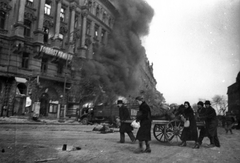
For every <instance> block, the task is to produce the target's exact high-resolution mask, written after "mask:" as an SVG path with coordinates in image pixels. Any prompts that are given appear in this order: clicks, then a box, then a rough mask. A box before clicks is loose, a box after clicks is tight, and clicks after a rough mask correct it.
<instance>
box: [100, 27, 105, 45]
mask: <svg viewBox="0 0 240 163" xmlns="http://www.w3.org/2000/svg"><path fill="white" fill-rule="evenodd" d="M105 34H106V31H105V30H104V29H103V30H102V33H101V41H102V43H104V38H105Z"/></svg>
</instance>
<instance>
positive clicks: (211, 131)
mask: <svg viewBox="0 0 240 163" xmlns="http://www.w3.org/2000/svg"><path fill="white" fill-rule="evenodd" d="M204 104H205V107H206V114H205V115H204V116H202V118H205V123H206V130H207V134H208V136H209V138H210V143H211V144H210V145H209V147H210V148H212V147H220V142H219V139H218V135H217V127H218V119H217V114H216V111H215V109H213V108H212V106H211V103H210V101H208V100H207V101H205V103H204Z"/></svg>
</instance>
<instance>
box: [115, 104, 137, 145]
mask: <svg viewBox="0 0 240 163" xmlns="http://www.w3.org/2000/svg"><path fill="white" fill-rule="evenodd" d="M117 106H118V108H119V119H120V122H121V125H120V130H119V132H120V141H119V143H125V132H126V133H127V134H128V136H129V138H130V139H131V141H132V142H133V143H135V142H136V139H135V136H134V135H133V132H132V130H133V127H132V126H131V123H127V122H126V120H130V113H129V111H128V108H127V107H126V106H125V105H124V103H123V101H122V100H118V101H117Z"/></svg>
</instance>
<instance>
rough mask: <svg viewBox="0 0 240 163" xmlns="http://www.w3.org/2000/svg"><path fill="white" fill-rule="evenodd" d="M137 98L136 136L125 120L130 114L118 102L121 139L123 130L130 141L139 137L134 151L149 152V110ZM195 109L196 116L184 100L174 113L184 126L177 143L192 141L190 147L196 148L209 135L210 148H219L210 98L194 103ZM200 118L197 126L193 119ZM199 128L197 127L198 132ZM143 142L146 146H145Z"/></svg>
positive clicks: (121, 141)
mask: <svg viewBox="0 0 240 163" xmlns="http://www.w3.org/2000/svg"><path fill="white" fill-rule="evenodd" d="M136 101H137V103H138V104H139V111H138V114H137V116H136V121H137V122H140V128H139V129H138V132H137V135H136V137H135V136H134V134H133V132H132V131H133V127H132V126H131V123H129V121H128V120H130V113H129V111H128V108H127V107H126V106H125V105H124V103H123V101H122V100H118V101H117V105H118V107H119V118H120V122H121V125H120V141H119V143H124V142H125V133H127V134H128V136H129V137H130V139H131V141H132V142H133V143H135V142H136V140H138V148H137V150H136V151H135V152H136V153H151V148H150V141H151V125H152V119H151V109H150V107H149V106H148V104H147V103H146V102H145V101H144V99H143V98H142V97H140V96H139V97H136ZM197 105H198V110H197V116H195V114H194V111H193V109H192V107H191V105H190V103H189V102H187V101H186V102H184V105H180V106H179V108H178V112H177V113H176V116H178V117H180V120H181V121H183V123H184V128H183V130H182V134H181V140H182V142H181V143H180V144H179V146H182V147H183V146H187V141H195V144H194V146H193V148H195V149H197V148H199V147H200V146H201V145H202V141H203V139H204V137H208V138H209V140H210V144H209V145H208V147H209V148H211V147H220V142H219V139H218V134H217V126H218V119H217V115H216V112H215V110H214V108H212V107H211V103H210V101H205V103H203V102H202V101H199V102H198V103H197ZM197 120H198V121H202V122H203V123H204V125H202V126H197V123H196V121H197ZM198 128H199V130H200V132H199V134H198ZM144 142H145V146H146V148H145V149H144V148H143V146H144Z"/></svg>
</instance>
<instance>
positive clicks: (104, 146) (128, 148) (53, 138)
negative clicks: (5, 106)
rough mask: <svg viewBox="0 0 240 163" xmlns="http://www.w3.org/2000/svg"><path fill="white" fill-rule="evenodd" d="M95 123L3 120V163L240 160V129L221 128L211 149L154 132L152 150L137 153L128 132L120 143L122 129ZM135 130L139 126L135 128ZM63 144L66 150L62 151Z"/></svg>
mask: <svg viewBox="0 0 240 163" xmlns="http://www.w3.org/2000/svg"><path fill="white" fill-rule="evenodd" d="M94 127H95V126H94V125H88V126H84V125H26V124H25V125H24V124H22V125H21V124H18V125H17V124H1V129H0V130H1V131H0V133H1V134H0V141H1V145H0V149H1V150H2V152H1V154H0V162H1V163H33V162H40V161H48V162H53V163H68V162H69V163H75V162H91V163H92V162H94V163H97V162H99V163H102V162H105V163H106V162H114V163H118V162H119V163H120V162H121V163H122V162H130V163H135V162H148V163H149V162H153V163H154V162H166V163H173V162H184V163H186V162H189V163H193V162H216V163H217V162H218V163H219V162H221V163H227V162H231V163H238V162H240V156H239V152H240V137H239V135H240V132H239V130H234V134H233V135H230V134H229V135H226V134H225V132H224V130H223V129H222V128H220V129H219V138H220V141H221V145H222V146H221V148H213V149H209V148H206V147H204V146H206V145H207V144H208V143H209V142H208V141H209V140H208V139H207V138H205V139H204V142H203V143H204V144H203V147H201V148H200V149H192V148H191V147H192V146H193V142H189V143H188V146H187V147H178V146H177V143H176V142H174V143H173V142H172V143H171V142H170V143H160V142H158V141H157V140H156V139H155V138H154V137H153V136H152V142H151V148H152V153H150V154H147V153H144V154H135V153H134V150H135V149H136V148H137V144H131V143H130V139H129V138H128V137H127V136H126V143H125V144H118V143H117V141H119V133H118V132H114V133H108V134H101V133H100V132H98V131H92V130H93V128H94ZM134 132H135V133H136V130H135V131H134ZM63 144H67V150H66V151H62V146H63Z"/></svg>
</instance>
